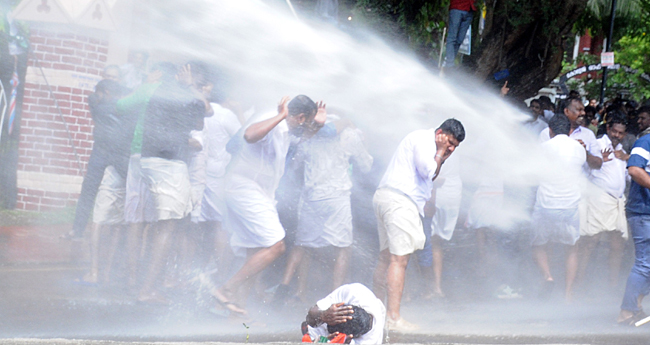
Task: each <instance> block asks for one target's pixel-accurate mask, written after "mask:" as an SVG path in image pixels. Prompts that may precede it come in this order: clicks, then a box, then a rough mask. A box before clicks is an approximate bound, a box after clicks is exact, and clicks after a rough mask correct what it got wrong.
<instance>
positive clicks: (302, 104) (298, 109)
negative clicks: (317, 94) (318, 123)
mask: <svg viewBox="0 0 650 345" xmlns="http://www.w3.org/2000/svg"><path fill="white" fill-rule="evenodd" d="M287 107H288V108H289V116H296V115H300V114H305V117H306V118H307V119H311V118H313V117H314V116H316V112H318V106H317V105H316V103H314V101H312V100H311V98H309V97H307V96H305V95H298V96H296V97H294V98H293V99H292V100H291V102H289V105H288V106H287Z"/></svg>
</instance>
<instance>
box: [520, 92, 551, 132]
mask: <svg viewBox="0 0 650 345" xmlns="http://www.w3.org/2000/svg"><path fill="white" fill-rule="evenodd" d="M530 110H531V115H532V117H531V118H530V119H529V120H527V121H524V128H526V129H527V130H528V131H530V133H531V134H533V135H539V133H541V132H542V130H544V129H545V128H548V124H547V123H548V121H545V119H544V111H543V110H542V103H541V102H540V100H539V99H533V100H531V101H530Z"/></svg>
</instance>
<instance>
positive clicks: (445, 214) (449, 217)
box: [431, 178, 463, 241]
mask: <svg viewBox="0 0 650 345" xmlns="http://www.w3.org/2000/svg"><path fill="white" fill-rule="evenodd" d="M462 195H463V183H462V182H461V180H460V178H458V179H453V178H447V179H445V182H444V183H443V184H442V186H440V187H439V188H438V189H436V213H435V214H434V215H433V219H431V236H433V235H437V236H439V237H440V238H442V239H443V240H445V241H449V240H451V237H452V236H453V234H454V229H456V223H457V222H458V214H459V212H460V202H461V197H462Z"/></svg>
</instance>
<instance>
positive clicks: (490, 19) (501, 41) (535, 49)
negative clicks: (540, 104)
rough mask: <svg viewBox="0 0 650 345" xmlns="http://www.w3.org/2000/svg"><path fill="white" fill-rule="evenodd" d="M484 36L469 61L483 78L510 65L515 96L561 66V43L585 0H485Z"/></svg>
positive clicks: (545, 79)
mask: <svg viewBox="0 0 650 345" xmlns="http://www.w3.org/2000/svg"><path fill="white" fill-rule="evenodd" d="M486 5H487V16H486V19H487V21H486V25H485V31H484V32H483V35H482V36H483V37H482V38H483V39H482V41H481V43H480V44H479V47H478V49H477V51H476V53H474V54H472V56H470V57H469V59H468V60H469V62H468V67H469V68H470V69H471V70H473V72H474V74H475V75H476V76H477V77H478V78H480V79H482V80H494V78H493V77H492V76H493V74H494V73H496V72H498V71H501V70H504V69H508V70H509V72H510V77H509V78H508V87H510V94H511V96H512V97H514V98H515V99H521V100H523V99H526V98H529V97H531V96H534V95H535V94H536V93H537V91H538V90H539V89H540V88H542V87H544V86H547V85H548V84H549V83H550V82H551V81H552V80H553V79H554V78H555V77H557V75H558V74H559V72H560V70H561V69H562V59H563V57H564V52H565V47H564V44H565V42H566V39H567V38H568V35H569V34H570V33H571V29H572V27H573V24H574V23H575V21H576V20H577V19H578V17H579V16H580V14H581V13H582V12H583V11H584V10H585V7H586V5H587V0H564V1H552V0H527V1H517V0H492V1H487V2H486Z"/></svg>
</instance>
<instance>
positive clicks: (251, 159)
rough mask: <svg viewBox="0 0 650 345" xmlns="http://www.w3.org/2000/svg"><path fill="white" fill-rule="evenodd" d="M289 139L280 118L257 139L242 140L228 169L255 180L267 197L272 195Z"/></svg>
mask: <svg viewBox="0 0 650 345" xmlns="http://www.w3.org/2000/svg"><path fill="white" fill-rule="evenodd" d="M276 115H277V112H271V113H266V114H263V115H261V116H258V117H256V118H254V119H253V120H252V121H249V125H248V126H250V125H251V124H253V123H257V122H260V121H264V120H267V119H270V118H272V117H274V116H276ZM248 126H246V127H247V128H248ZM242 140H244V139H242ZM290 143H291V142H290V136H289V127H288V126H287V122H286V121H285V120H282V121H281V122H280V123H279V124H278V125H277V126H275V127H274V128H273V129H272V130H271V131H270V132H269V133H267V134H266V136H264V138H262V139H261V140H260V141H258V142H256V143H253V144H249V143H247V142H245V141H244V143H243V147H242V148H241V151H240V152H239V154H238V155H237V157H236V158H233V160H232V161H231V165H230V168H231V170H230V171H231V173H232V174H233V175H237V176H240V177H245V178H247V179H250V180H251V181H253V182H256V183H257V184H258V185H259V186H260V187H261V189H262V191H263V192H264V194H265V195H266V197H268V198H270V199H275V190H276V189H277V188H278V185H279V183H280V178H281V177H282V174H284V163H285V160H286V158H287V152H288V151H289V144H290Z"/></svg>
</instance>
